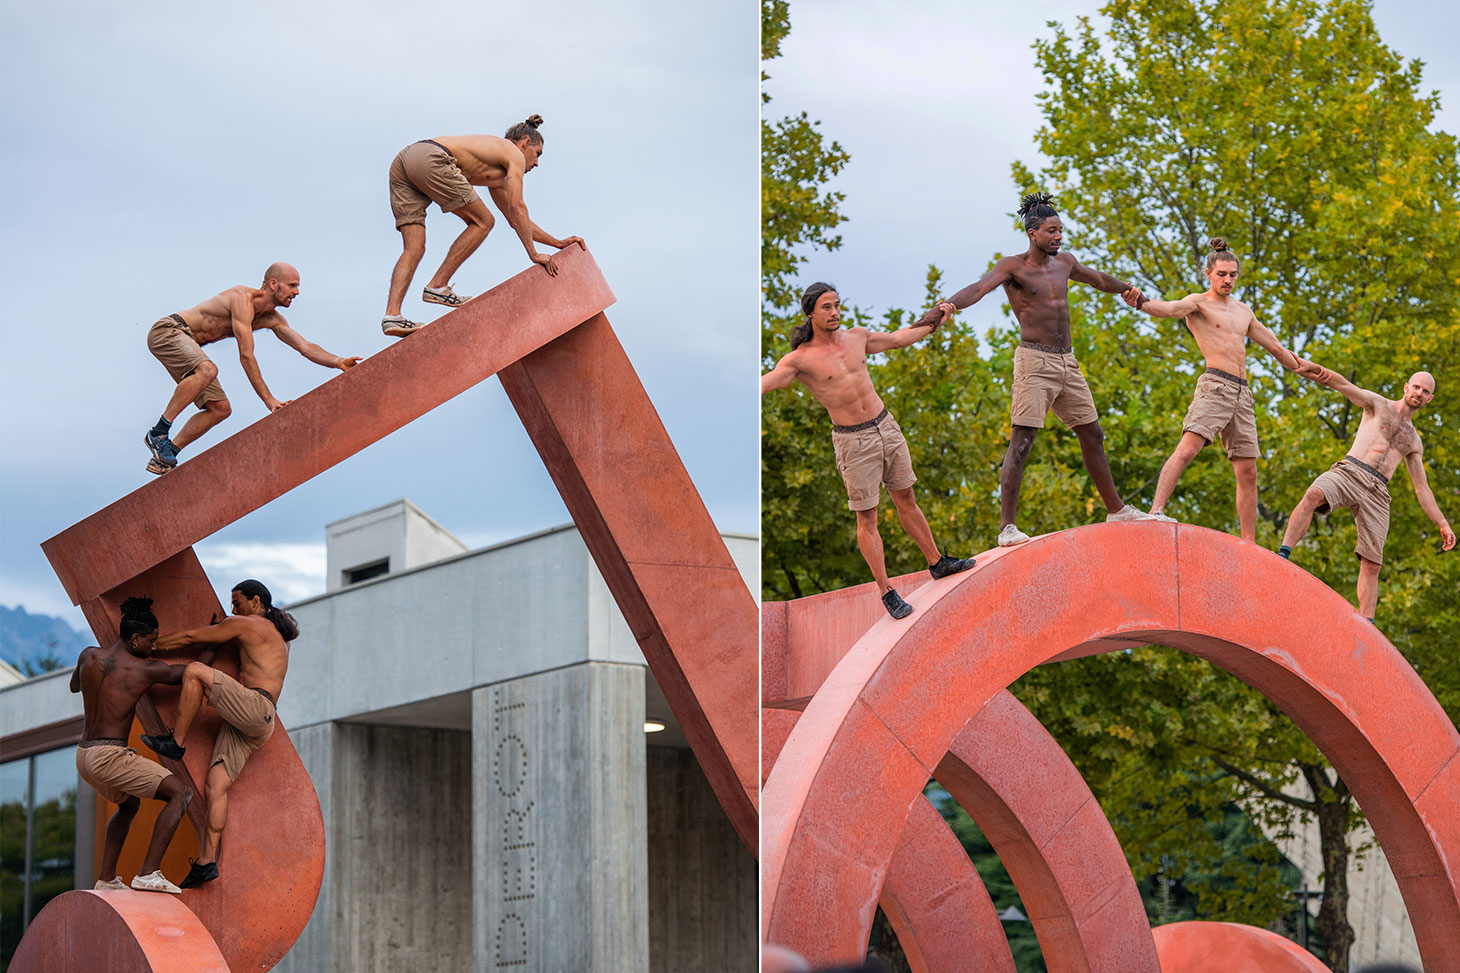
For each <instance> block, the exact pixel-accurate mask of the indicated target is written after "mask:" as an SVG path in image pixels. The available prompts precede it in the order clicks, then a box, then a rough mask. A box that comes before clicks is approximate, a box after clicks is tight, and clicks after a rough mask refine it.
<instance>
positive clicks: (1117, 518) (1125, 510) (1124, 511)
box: [1105, 504, 1156, 524]
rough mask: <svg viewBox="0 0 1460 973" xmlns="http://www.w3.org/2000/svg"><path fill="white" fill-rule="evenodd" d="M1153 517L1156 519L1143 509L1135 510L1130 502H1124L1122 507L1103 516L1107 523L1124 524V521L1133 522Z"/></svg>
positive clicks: (1152, 518)
mask: <svg viewBox="0 0 1460 973" xmlns="http://www.w3.org/2000/svg"><path fill="white" fill-rule="evenodd" d="M1155 519H1156V518H1155V517H1153V516H1151V515H1150V514H1148V513H1146V512H1145V511H1144V510H1137V509H1136V508H1135V507H1132V506H1131V505H1130V504H1126V505H1125V506H1124V507H1121V508H1120V509H1119V510H1117V511H1116V512H1115V513H1113V514H1107V515H1106V516H1105V522H1106V523H1107V524H1125V523H1134V522H1136V521H1138V520H1155Z"/></svg>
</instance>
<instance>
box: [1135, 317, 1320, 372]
mask: <svg viewBox="0 0 1460 973" xmlns="http://www.w3.org/2000/svg"><path fill="white" fill-rule="evenodd" d="M1152 303H1155V302H1152ZM1150 306H1151V305H1150V304H1147V305H1146V307H1150ZM1247 337H1249V338H1251V339H1252V340H1253V341H1255V342H1257V343H1258V344H1259V345H1261V346H1262V347H1263V348H1266V349H1267V353H1268V354H1269V355H1272V357H1274V358H1276V359H1277V360H1278V363H1279V364H1280V365H1282V366H1283V367H1284V368H1286V369H1287V370H1288V371H1290V372H1295V371H1297V370H1298V356H1297V355H1295V354H1293V353H1292V352H1291V351H1288V349H1286V348H1284V347H1283V346H1282V342H1280V341H1278V340H1277V335H1275V334H1273V333H1272V331H1270V330H1269V329H1268V327H1267V325H1265V324H1263V323H1261V322H1260V321H1258V320H1257V318H1255V317H1254V318H1253V319H1252V323H1251V324H1249V325H1248V326H1247Z"/></svg>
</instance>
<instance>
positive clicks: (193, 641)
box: [153, 615, 245, 652]
mask: <svg viewBox="0 0 1460 973" xmlns="http://www.w3.org/2000/svg"><path fill="white" fill-rule="evenodd" d="M244 632H245V627H244V622H243V620H242V619H240V618H236V617H234V616H231V615H230V616H229V617H228V618H225V619H223V620H222V621H221V622H218V623H216V624H214V625H206V626H204V627H203V628H190V629H187V630H185V631H181V632H168V633H167V634H166V635H160V636H158V638H157V644H156V645H155V646H154V648H153V651H154V652H171V651H174V650H176V649H182V648H186V647H187V646H189V645H211V646H218V645H222V644H223V643H224V642H229V641H232V640H233V639H236V638H238V637H240V636H242V635H243V634H244ZM213 651H215V652H216V651H217V650H216V649H214V650H213Z"/></svg>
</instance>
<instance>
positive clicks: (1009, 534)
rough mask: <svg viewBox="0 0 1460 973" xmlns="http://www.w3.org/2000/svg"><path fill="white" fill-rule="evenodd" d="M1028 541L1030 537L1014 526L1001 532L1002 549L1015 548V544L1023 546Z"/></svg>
mask: <svg viewBox="0 0 1460 973" xmlns="http://www.w3.org/2000/svg"><path fill="white" fill-rule="evenodd" d="M1027 540H1029V535H1028V534H1026V533H1024V532H1023V531H1022V530H1020V529H1019V528H1018V527H1015V526H1014V525H1013V524H1009V525H1008V526H1007V527H1005V528H1004V529H1003V530H1001V531H999V546H1000V547H1013V546H1014V545H1015V544H1023V543H1024V542H1026V541H1027Z"/></svg>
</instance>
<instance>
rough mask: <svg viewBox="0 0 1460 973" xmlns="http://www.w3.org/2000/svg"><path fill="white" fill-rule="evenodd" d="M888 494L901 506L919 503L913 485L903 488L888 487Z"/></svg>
mask: <svg viewBox="0 0 1460 973" xmlns="http://www.w3.org/2000/svg"><path fill="white" fill-rule="evenodd" d="M887 495H888V496H889V497H891V498H892V502H893V503H895V504H897V505H898V506H899V507H907V506H914V507H915V506H917V503H918V498H917V495H916V494H914V493H913V488H912V487H903V488H902V489H901V490H893V489H888V491H887Z"/></svg>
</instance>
